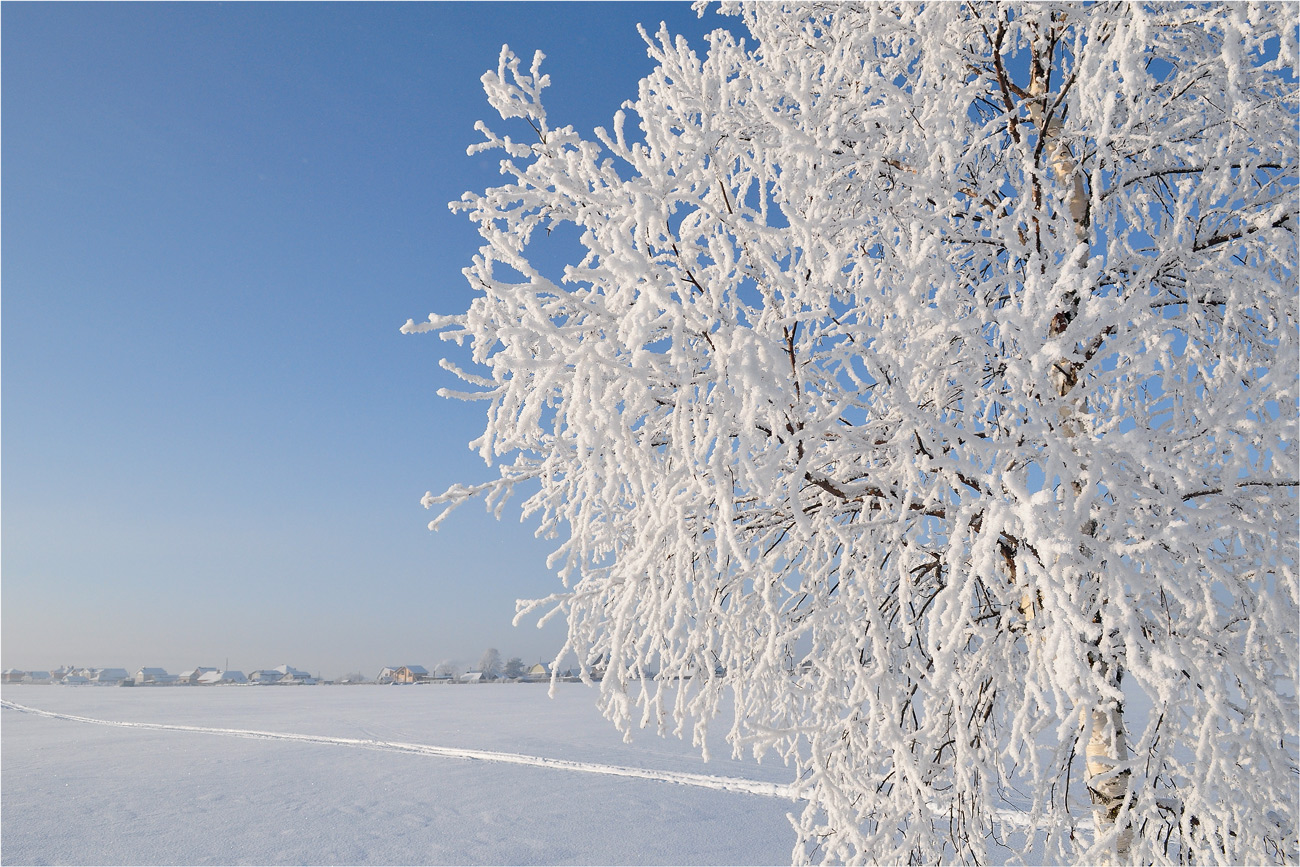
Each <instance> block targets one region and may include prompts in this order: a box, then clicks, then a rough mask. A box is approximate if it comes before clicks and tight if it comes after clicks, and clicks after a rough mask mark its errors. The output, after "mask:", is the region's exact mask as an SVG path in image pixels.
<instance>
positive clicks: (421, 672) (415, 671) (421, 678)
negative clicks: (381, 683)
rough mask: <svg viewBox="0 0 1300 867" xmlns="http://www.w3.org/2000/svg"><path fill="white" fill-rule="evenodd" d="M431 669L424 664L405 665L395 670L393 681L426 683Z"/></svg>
mask: <svg viewBox="0 0 1300 867" xmlns="http://www.w3.org/2000/svg"><path fill="white" fill-rule="evenodd" d="M428 679H429V671H428V669H426V668H425V667H424V666H423V665H403V666H402V667H401V668H399V669H397V670H396V671H394V672H393V683H424V682H425V681H426V680H428Z"/></svg>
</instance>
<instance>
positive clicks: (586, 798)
mask: <svg viewBox="0 0 1300 867" xmlns="http://www.w3.org/2000/svg"><path fill="white" fill-rule="evenodd" d="M546 693H547V687H546V686H545V685H532V684H509V685H499V686H497V685H493V686H481V687H455V686H420V687H389V686H349V687H324V686H320V687H212V688H206V689H204V688H197V687H195V688H186V687H163V688H138V689H114V688H105V687H89V686H87V687H57V686H6V687H4V689H3V693H2V694H3V698H4V701H5V702H6V704H5V706H4V708H3V711H2V712H0V722H2V725H3V728H2V731H3V738H2V739H0V748H2V754H0V799H2V804H0V806H2V810H0V813H2V816H3V820H2V821H3V829H2V831H3V834H2V835H0V847H2V849H0V857H3V860H4V862H5V863H6V864H20V863H21V864H48V863H58V864H91V863H93V864H214V863H219V864H249V863H257V864H598V863H599V864H782V863H789V860H790V850H791V846H792V843H793V840H794V835H793V832H792V830H791V827H790V824H789V821H788V820H787V818H786V814H787V813H790V812H792V811H796V812H797V810H798V809H799V808H800V807H801V805H799V804H796V803H794V802H792V801H791V800H790V798H789V797H782V796H781V795H780V793H781V792H783V791H785V784H788V783H789V782H790V777H791V771H789V770H788V769H786V768H784V767H782V766H781V765H780V764H779V763H776V764H773V763H767V764H764V765H758V764H756V763H754V762H745V761H732V760H730V759H727V758H725V757H726V756H727V755H728V754H729V752H728V750H727V749H726V748H725V746H724V745H723V744H722V743H721V739H720V738H719V742H718V743H717V744H714V745H713V749H712V755H713V758H712V759H711V760H710V761H709V762H708V763H707V764H706V763H704V762H703V761H702V760H701V759H700V758H699V755H698V751H697V750H695V749H694V748H693V747H691V745H690V744H689V743H688V742H682V741H679V740H676V739H661V738H658V737H656V736H654V735H653V734H652V733H649V732H646V733H639V734H638V736H637V737H636V739H635V742H634V743H632V744H624V743H623V742H622V740H621V737H620V736H619V734H618V733H617V732H615V731H614V730H613V728H612V726H611V725H610V724H609V723H608V722H606V721H605V720H604V719H602V718H601V717H600V715H599V714H598V713H597V711H596V709H595V707H594V703H595V693H594V692H593V691H592V690H590V689H587V688H586V687H583V686H580V685H576V684H573V685H570V684H562V685H561V686H560V688H559V692H558V694H557V696H556V697H555V699H553V700H552V699H548V698H547V694H546ZM15 705H17V706H20V707H15ZM21 708H26V709H31V710H39V711H43V712H44V713H33V712H30V710H23V709H21ZM69 717H79V718H80V719H70V718H69ZM124 723H125V724H129V725H123V724H124ZM179 727H188V728H179ZM723 730H725V729H719V731H723ZM255 733H260V734H255ZM467 754H472V757H470V756H469V755H467ZM537 759H541V760H545V761H543V762H540V763H539V762H537V761H536V760H537ZM530 762H531V763H530ZM628 773H638V774H642V775H643V776H640V777H633V776H627V774H628Z"/></svg>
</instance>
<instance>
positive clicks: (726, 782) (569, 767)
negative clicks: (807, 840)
mask: <svg viewBox="0 0 1300 867" xmlns="http://www.w3.org/2000/svg"><path fill="white" fill-rule="evenodd" d="M0 707H5V708H7V709H9V710H15V711H18V712H20V713H28V714H35V715H36V716H43V717H49V718H50V719H58V720H65V721H68V722H79V723H88V724H90V725H100V726H114V727H117V728H129V729H147V730H150V731H167V732H190V733H192V734H205V735H221V736H224V737H231V738H251V739H254V740H268V741H293V742H296V743H307V744H328V745H331V746H340V747H353V748H356V749H363V750H379V751H383V752H392V753H409V754H413V755H420V756H436V757H439V758H447V759H470V760H475V761H482V762H497V763H501V764H508V765H527V766H530V767H535V768H553V769H556V770H562V771H574V772H577V773H582V774H604V775H605V776H610V777H632V778H635V779H641V780H653V781H655V782H660V783H676V784H678V785H682V786H696V787H698V788H703V789H717V790H719V791H723V792H740V793H742V794H746V795H763V796H766V797H771V798H786V799H788V800H795V799H796V797H797V794H798V792H797V790H796V789H795V788H794V787H793V786H788V785H782V784H780V783H764V782H761V781H759V780H743V779H739V778H736V777H714V776H710V775H708V774H691V773H686V772H683V771H654V770H649V769H646V768H633V767H628V766H625V765H602V764H596V763H594V762H575V761H570V760H568V759H548V758H545V757H543V756H527V755H523V754H521V753H503V752H496V751H493V750H468V749H458V748H455V747H436V746H432V745H429V744H408V743H403V742H400V741H381V740H370V739H365V738H335V737H328V736H326V735H304V734H294V733H291V732H265V731H257V730H254V729H226V728H209V727H205V726H182V725H168V724H165V723H139V722H121V721H118V720H106V719H95V718H93V717H86V716H74V715H72V714H66V713H55V712H54V711H48V710H41V709H39V708H34V707H28V706H26V705H21V704H17V703H15V702H12V701H7V700H0Z"/></svg>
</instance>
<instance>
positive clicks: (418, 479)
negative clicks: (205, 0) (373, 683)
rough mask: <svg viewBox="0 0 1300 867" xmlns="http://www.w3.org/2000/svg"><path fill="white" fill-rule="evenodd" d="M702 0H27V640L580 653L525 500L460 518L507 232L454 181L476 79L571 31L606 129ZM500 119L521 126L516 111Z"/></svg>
mask: <svg viewBox="0 0 1300 867" xmlns="http://www.w3.org/2000/svg"><path fill="white" fill-rule="evenodd" d="M660 21H666V22H667V23H668V25H669V29H670V30H671V31H672V32H674V33H681V34H683V35H685V36H686V37H687V38H688V40H689V41H690V42H691V44H692V45H693V46H694V47H696V48H697V50H700V51H703V50H704V40H703V34H704V33H706V32H707V31H709V30H712V29H714V28H716V27H720V26H731V27H734V26H735V21H734V19H724V18H721V17H720V16H718V15H716V14H714V13H713V12H708V13H706V15H705V17H704V19H703V20H700V19H698V18H697V16H696V15H695V13H694V12H692V11H691V9H690V7H689V6H688V5H686V4H679V3H672V4H665V3H617V4H606V3H567V4H552V3H529V4H513V3H493V4H455V3H435V4H405V3H403V4H384V3H374V4H368V3H367V4H349V3H339V4H298V3H293V4H233V5H217V4H200V3H194V4H164V3H149V4H107V3H105V4H74V3H67V4H49V3H33V4H26V3H22V4H13V3H9V4H5V5H4V7H3V9H2V10H0V33H2V34H3V45H2V52H0V57H2V63H3V70H2V71H3V78H2V79H0V82H2V84H0V86H2V89H3V92H2V102H3V112H4V113H3V123H4V136H3V144H2V158H0V167H2V172H3V177H2V183H3V187H2V190H3V199H2V209H3V214H2V219H3V225H2V231H3V238H2V240H3V262H2V266H0V267H2V268H3V290H2V293H0V327H2V336H0V363H2V367H0V376H2V383H0V400H2V404H0V425H2V426H0V447H2V450H3V454H2V455H0V459H2V461H3V464H2V476H0V480H2V487H0V495H2V503H0V529H2V533H3V538H2V540H0V579H2V583H0V592H2V594H3V600H2V605H0V617H2V618H3V622H2V627H3V629H2V635H3V651H2V652H3V666H4V667H5V668H19V669H29V668H48V667H51V666H55V665H60V664H65V663H66V664H78V665H91V666H120V667H128V668H132V669H134V668H138V667H140V666H144V665H155V666H163V667H167V668H168V669H169V670H172V671H173V672H175V671H179V670H182V669H185V668H189V667H192V666H194V665H222V664H223V663H224V661H225V660H226V659H227V658H229V660H230V666H231V667H232V668H241V669H243V670H250V669H254V668H262V667H269V666H274V665H278V664H281V663H285V662H287V663H290V664H292V665H294V666H296V667H299V668H305V669H310V670H311V671H312V672H314V673H321V674H324V675H325V676H327V677H329V676H334V675H338V674H341V673H343V672H345V671H351V670H355V669H361V670H362V671H363V672H365V673H367V674H370V675H373V674H374V673H375V671H376V670H377V669H378V668H379V667H380V666H382V665H390V664H404V663H408V662H409V663H420V664H424V665H427V666H431V665H433V664H436V663H437V662H438V661H439V660H441V659H444V658H458V659H460V660H463V661H465V662H475V661H477V659H478V657H479V655H480V654H481V653H482V651H483V650H484V649H485V648H487V647H489V646H495V647H497V648H499V649H500V650H501V652H502V653H503V655H505V656H513V655H519V656H521V657H523V658H524V659H525V660H526V661H530V662H531V661H535V660H537V659H540V658H546V659H549V658H550V655H551V654H553V653H554V652H555V650H556V649H558V647H559V646H560V644H561V643H562V640H563V638H562V628H561V627H559V626H558V625H557V626H548V627H547V628H546V629H545V630H540V631H539V630H537V629H536V628H534V627H532V626H521V627H519V628H514V627H512V626H510V619H511V617H512V616H513V613H514V600H515V599H516V598H518V597H521V596H523V597H531V596H541V595H545V594H546V593H549V592H552V590H553V589H555V588H556V587H558V582H557V581H556V579H555V578H554V576H553V575H551V574H550V573H549V572H548V570H547V569H546V566H545V555H546V554H547V553H548V552H549V550H550V549H551V545H550V543H547V542H543V541H538V540H535V539H534V538H533V536H532V527H531V526H527V525H521V524H520V523H519V521H518V518H519V511H518V508H517V504H516V507H515V508H513V509H511V510H509V511H508V512H507V515H506V518H505V520H504V521H502V522H501V523H497V522H496V521H494V520H492V519H491V518H490V517H489V516H488V515H486V514H485V513H484V511H483V509H482V508H480V507H478V506H475V505H469V506H466V507H464V508H463V509H461V510H460V511H459V512H458V513H457V514H456V515H455V516H453V517H452V518H451V519H449V521H448V522H447V523H446V524H444V525H443V528H442V529H441V530H440V531H439V532H438V533H430V532H429V531H428V530H427V529H426V524H427V522H428V520H429V519H430V517H432V515H431V514H430V513H427V512H425V511H424V510H423V509H422V508H421V507H420V506H419V499H420V497H421V495H423V494H424V492H425V491H426V490H430V489H432V490H435V491H441V490H442V489H443V488H445V487H446V486H447V485H449V484H451V483H453V482H457V481H464V482H472V481H480V480H484V479H486V478H487V477H488V470H486V468H484V466H483V464H482V462H481V460H480V459H479V458H478V457H477V456H476V455H475V454H473V453H471V452H470V451H469V450H468V449H467V448H466V443H468V442H469V441H470V440H471V439H473V438H474V437H475V436H476V435H477V433H478V432H479V431H480V430H481V413H482V406H481V405H475V404H457V403H452V402H449V401H445V400H442V399H440V398H438V397H437V396H436V395H435V393H434V392H435V391H436V390H437V388H439V387H440V386H444V385H454V384H455V383H454V381H453V380H451V377H450V376H449V375H448V374H446V373H445V372H443V371H442V370H440V369H439V368H438V366H437V361H438V359H439V357H441V355H442V354H444V352H451V351H454V348H451V347H449V346H448V345H447V344H444V343H442V342H441V341H438V340H436V338H433V337H430V336H428V335H425V336H408V337H403V336H402V335H400V334H399V333H398V329H399V327H400V326H401V325H402V323H404V322H405V321H406V320H407V319H408V318H415V319H416V320H420V319H423V318H424V317H425V316H426V315H427V314H428V313H430V312H439V313H455V312H459V311H461V310H463V309H464V308H465V307H466V306H467V304H468V303H469V301H470V298H471V293H470V290H469V288H468V286H467V285H466V283H465V280H464V278H463V277H462V276H461V274H460V269H461V268H462V267H464V266H465V265H466V264H467V263H468V260H469V258H470V256H471V255H472V254H473V253H474V251H475V250H476V249H477V246H478V241H477V235H476V234H475V231H474V228H473V226H472V225H471V224H470V223H469V221H468V220H467V219H465V218H464V217H461V216H456V215H453V214H451V213H450V212H449V211H448V209H447V202H449V201H451V200H453V199H458V198H459V197H460V194H461V193H462V192H464V191H465V190H469V189H482V188H484V187H487V186H490V185H493V184H494V183H496V182H497V181H496V179H497V174H496V165H497V160H498V159H499V157H497V156H495V155H492V154H488V155H482V156H477V157H468V156H466V154H465V148H466V146H468V145H469V144H472V143H474V142H475V141H477V140H478V137H477V134H476V133H474V131H473V125H474V122H475V121H476V120H480V119H482V120H486V121H489V123H490V122H491V121H492V120H493V115H492V113H491V109H490V108H489V107H488V105H487V103H486V100H485V98H484V97H483V93H482V89H481V86H480V84H479V77H480V76H481V75H482V73H483V72H484V71H486V70H487V69H489V68H492V69H495V67H496V60H497V55H498V53H499V51H500V48H501V45H502V43H508V44H509V45H510V46H511V48H513V49H514V50H515V51H516V52H517V53H518V54H519V55H520V56H521V57H524V58H525V59H527V58H530V57H531V56H532V52H533V51H534V50H536V49H540V50H542V51H543V52H545V53H546V55H547V61H546V63H544V65H543V70H544V71H547V72H548V73H549V74H550V76H551V79H552V82H553V85H552V88H551V90H550V91H548V94H549V100H548V103H547V105H548V111H549V114H550V117H551V120H552V123H553V124H555V125H562V124H566V123H572V124H573V125H574V126H576V127H577V128H578V129H579V130H580V131H583V132H584V133H587V134H589V133H590V131H591V129H592V127H594V126H596V125H602V124H605V125H607V124H608V123H609V120H610V117H611V116H612V114H613V113H614V111H615V110H617V109H618V107H619V105H620V104H621V103H622V101H623V100H625V99H629V98H633V97H635V95H636V82H637V81H638V79H639V78H640V77H642V76H643V75H645V74H646V73H647V72H649V70H650V68H651V64H650V60H649V59H648V58H647V57H646V54H645V49H644V44H643V43H642V41H641V38H640V36H639V35H638V34H637V32H636V24H637V23H643V24H645V25H646V27H647V29H649V30H651V31H653V30H654V29H655V28H656V27H657V25H658V23H659V22H660ZM498 125H500V124H498Z"/></svg>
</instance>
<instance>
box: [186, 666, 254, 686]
mask: <svg viewBox="0 0 1300 867" xmlns="http://www.w3.org/2000/svg"><path fill="white" fill-rule="evenodd" d="M196 682H197V683H198V685H199V686H215V685H217V684H219V683H248V678H247V677H245V676H244V673H243V672H242V671H233V670H227V671H219V670H217V669H213V670H211V671H205V672H204V673H203V674H201V675H199V679H198V681H196Z"/></svg>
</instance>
